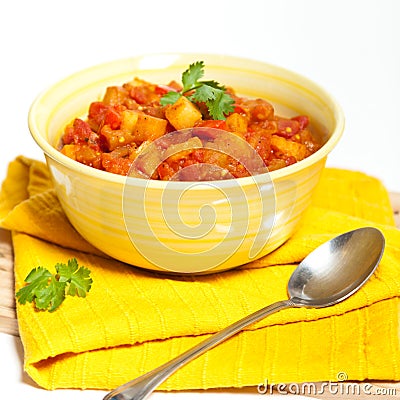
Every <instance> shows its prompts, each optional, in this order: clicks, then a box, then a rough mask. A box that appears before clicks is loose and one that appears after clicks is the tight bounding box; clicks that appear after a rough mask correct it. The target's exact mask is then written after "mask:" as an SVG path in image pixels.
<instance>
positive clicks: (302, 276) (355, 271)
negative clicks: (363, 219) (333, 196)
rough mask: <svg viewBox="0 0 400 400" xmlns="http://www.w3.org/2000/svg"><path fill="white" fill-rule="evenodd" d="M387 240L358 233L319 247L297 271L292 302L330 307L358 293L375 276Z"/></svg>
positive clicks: (371, 231) (291, 284)
mask: <svg viewBox="0 0 400 400" xmlns="http://www.w3.org/2000/svg"><path fill="white" fill-rule="evenodd" d="M384 247H385V238H384V236H383V235H382V233H381V232H380V231H379V230H378V229H375V228H371V227H366V228H361V229H356V230H353V231H350V232H347V233H344V234H343V235H340V236H337V237H335V238H333V239H332V240H330V241H329V242H326V243H324V244H322V245H321V246H319V247H318V248H317V249H315V250H314V251H313V252H312V253H311V254H309V255H308V256H307V257H306V258H305V259H304V260H303V261H302V262H301V263H300V264H299V266H298V267H297V268H296V270H295V271H294V272H293V274H292V276H291V277H290V280H289V283H288V293H289V296H290V298H291V299H292V301H293V302H295V303H296V304H298V305H302V306H309V307H327V306H331V305H333V304H336V303H338V302H339V301H342V300H344V299H345V298H347V297H349V296H351V295H352V294H353V293H354V292H356V291H357V290H358V289H359V288H360V287H361V286H362V285H363V284H364V283H365V281H367V280H368V278H369V277H370V276H371V275H372V274H373V273H374V271H375V269H376V267H377V266H378V264H379V261H380V259H381V257H382V254H383V249H384Z"/></svg>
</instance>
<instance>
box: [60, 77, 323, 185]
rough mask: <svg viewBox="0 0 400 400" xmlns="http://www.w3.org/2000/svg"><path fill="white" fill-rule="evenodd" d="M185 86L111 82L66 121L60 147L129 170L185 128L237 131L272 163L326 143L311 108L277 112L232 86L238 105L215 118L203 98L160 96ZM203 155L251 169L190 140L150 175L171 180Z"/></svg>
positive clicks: (83, 159)
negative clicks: (169, 100)
mask: <svg viewBox="0 0 400 400" xmlns="http://www.w3.org/2000/svg"><path fill="white" fill-rule="evenodd" d="M180 90H181V86H180V85H179V84H178V83H176V82H175V81H173V82H170V83H169V84H168V85H157V84H153V83H150V82H146V81H143V80H141V79H138V78H135V79H134V80H132V81H131V82H127V83H125V84H123V85H122V86H110V87H108V88H107V89H106V92H105V95H104V97H103V99H102V100H101V101H94V102H92V103H91V104H90V106H89V112H88V115H87V116H86V117H85V118H75V119H74V120H73V121H72V122H71V123H70V124H69V125H68V126H67V127H66V128H65V130H64V132H63V135H62V137H61V142H60V151H61V152H62V153H63V154H65V155H66V156H68V157H70V158H72V159H74V160H76V161H78V162H80V163H83V164H85V165H88V166H90V167H93V168H97V169H100V170H104V171H108V172H110V173H115V174H120V175H128V174H129V171H130V169H131V167H132V164H133V163H134V161H135V159H136V158H137V157H138V155H139V154H140V153H141V151H142V150H143V149H145V148H146V147H147V146H148V145H149V144H150V143H152V142H154V141H155V140H157V139H160V138H161V137H163V136H164V135H166V134H168V133H170V132H173V131H176V130H179V129H182V128H196V127H199V128H214V129H220V130H223V131H227V132H232V133H233V134H235V135H237V136H239V137H240V138H242V139H243V140H244V141H245V143H247V144H249V145H251V146H252V148H253V149H255V150H256V151H257V153H258V155H259V156H260V157H261V159H262V160H263V162H264V164H265V166H266V167H267V168H268V170H269V171H273V170H277V169H280V168H284V167H286V166H288V165H291V164H294V163H296V162H298V161H301V160H303V159H304V158H306V157H308V156H310V155H311V154H313V153H314V152H315V151H317V150H318V149H319V148H320V147H321V145H320V143H318V141H317V140H316V139H315V138H314V137H313V135H312V133H311V130H310V129H309V124H310V121H309V118H308V117H307V116H305V115H299V116H295V117H292V118H284V117H281V116H278V115H276V114H275V110H274V107H273V106H272V105H271V104H270V103H269V102H268V101H267V100H264V99H250V98H246V97H242V96H238V95H236V94H235V92H234V90H233V89H229V90H228V94H229V95H230V96H231V97H232V99H233V100H234V111H233V112H231V113H230V114H229V115H227V116H226V119H224V120H213V119H211V118H210V116H209V114H208V112H207V108H206V107H205V105H204V104H193V103H191V102H189V101H188V100H186V99H183V100H181V101H180V103H182V104H179V106H178V104H177V103H178V102H177V103H176V105H173V106H171V105H167V106H162V105H161V104H160V100H161V97H162V96H163V95H165V94H166V93H168V92H169V91H180ZM186 147H187V146H186ZM202 163H207V164H211V165H216V166H218V167H220V168H223V169H225V170H227V171H228V173H229V175H228V176H229V177H233V178H239V177H243V176H248V175H249V172H248V171H247V170H246V168H244V167H243V165H242V164H241V163H240V162H238V161H237V160H236V159H235V158H234V157H231V156H229V155H228V154H223V153H221V152H216V151H214V150H212V149H210V148H201V146H200V148H198V147H195V148H189V147H187V148H185V149H183V150H182V151H179V152H178V153H176V154H173V155H171V156H170V157H168V158H167V159H165V160H164V161H161V162H160V163H159V165H157V166H156V168H155V170H154V171H153V172H152V174H151V176H149V177H150V178H152V179H161V180H170V179H173V177H174V175H175V174H176V173H177V172H179V171H181V170H183V169H184V168H186V167H188V166H191V165H193V164H202ZM215 179H218V178H215Z"/></svg>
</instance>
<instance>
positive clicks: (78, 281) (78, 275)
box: [56, 258, 93, 297]
mask: <svg viewBox="0 0 400 400" xmlns="http://www.w3.org/2000/svg"><path fill="white" fill-rule="evenodd" d="M56 271H57V273H58V275H59V277H60V278H59V280H60V282H66V283H69V285H68V288H67V294H69V295H70V296H79V297H86V293H87V292H88V291H89V290H90V288H91V286H92V282H93V281H92V279H91V278H90V271H89V270H88V269H87V268H85V267H79V268H78V262H77V261H76V259H75V258H74V259H72V260H68V265H65V264H56Z"/></svg>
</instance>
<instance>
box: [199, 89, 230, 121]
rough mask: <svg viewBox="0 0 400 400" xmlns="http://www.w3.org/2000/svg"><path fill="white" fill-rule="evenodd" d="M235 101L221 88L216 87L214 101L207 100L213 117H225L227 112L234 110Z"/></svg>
mask: <svg viewBox="0 0 400 400" xmlns="http://www.w3.org/2000/svg"><path fill="white" fill-rule="evenodd" d="M233 103H234V101H233V99H232V97H231V96H229V95H228V94H226V93H224V92H223V91H222V90H219V89H215V98H214V99H213V101H206V105H207V107H208V111H209V112H210V115H211V116H212V117H213V119H225V113H228V112H232V111H233V110H234V108H233Z"/></svg>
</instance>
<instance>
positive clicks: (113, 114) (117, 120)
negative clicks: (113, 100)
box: [104, 108, 121, 130]
mask: <svg viewBox="0 0 400 400" xmlns="http://www.w3.org/2000/svg"><path fill="white" fill-rule="evenodd" d="M104 125H109V127H110V128H111V129H113V130H115V129H119V128H120V126H121V114H120V113H119V112H117V111H116V110H115V108H109V109H108V110H107V111H106V113H105V115H104Z"/></svg>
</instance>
